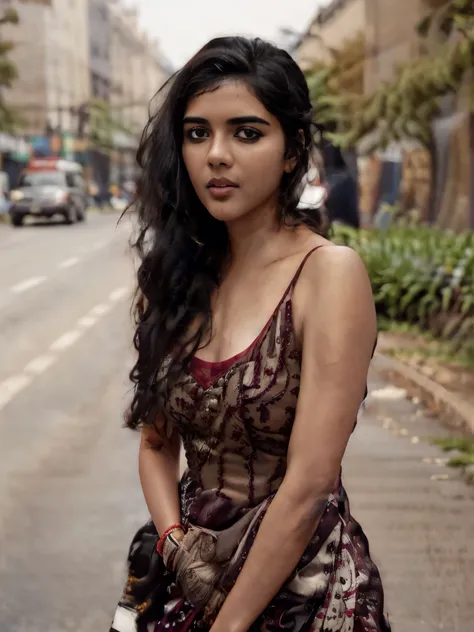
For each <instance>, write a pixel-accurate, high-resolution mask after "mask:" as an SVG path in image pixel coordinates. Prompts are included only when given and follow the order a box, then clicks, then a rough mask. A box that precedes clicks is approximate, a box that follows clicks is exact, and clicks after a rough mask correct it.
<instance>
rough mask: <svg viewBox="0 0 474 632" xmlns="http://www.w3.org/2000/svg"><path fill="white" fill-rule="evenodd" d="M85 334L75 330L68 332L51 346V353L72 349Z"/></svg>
mask: <svg viewBox="0 0 474 632" xmlns="http://www.w3.org/2000/svg"><path fill="white" fill-rule="evenodd" d="M82 334H83V332H82V331H81V330H80V329H73V330H72V331H67V332H66V333H65V334H63V335H62V336H60V337H59V338H58V339H57V340H55V341H54V342H53V344H52V345H51V346H50V350H51V351H64V349H67V348H68V347H72V345H73V344H74V343H75V342H76V341H77V340H79V338H80V337H81V336H82Z"/></svg>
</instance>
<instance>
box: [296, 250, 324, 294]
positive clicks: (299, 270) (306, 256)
mask: <svg viewBox="0 0 474 632" xmlns="http://www.w3.org/2000/svg"><path fill="white" fill-rule="evenodd" d="M324 246H326V244H320V245H319V246H316V247H315V248H311V250H310V251H309V252H307V253H306V254H305V256H304V258H303V261H302V262H301V263H300V265H299V266H298V269H297V270H296V272H295V276H294V277H293V278H292V279H291V282H290V285H289V287H288V290H287V292H288V291H289V290H290V289H292V288H294V287H295V285H296V282H297V281H298V279H299V277H300V274H301V272H302V270H303V268H304V266H305V264H306V262H307V261H308V259H309V258H310V256H311V255H312V254H313V252H315V251H316V250H319V249H320V248H324Z"/></svg>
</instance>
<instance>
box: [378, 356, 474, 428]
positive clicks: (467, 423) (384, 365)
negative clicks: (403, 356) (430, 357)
mask: <svg viewBox="0 0 474 632" xmlns="http://www.w3.org/2000/svg"><path fill="white" fill-rule="evenodd" d="M374 360H375V363H376V365H377V366H378V368H380V369H381V370H382V371H390V372H393V373H396V374H397V375H398V377H399V378H400V379H401V381H402V382H404V386H406V387H408V389H409V388H410V387H416V388H417V389H419V390H420V391H421V399H422V400H423V402H424V403H425V404H427V405H428V406H433V405H434V406H436V409H437V410H439V411H440V413H441V415H442V417H443V419H444V421H445V422H446V423H448V424H449V425H450V426H452V427H454V428H457V429H460V430H464V431H467V432H469V433H470V434H473V435H474V406H472V405H471V404H469V403H467V402H466V401H463V400H462V399H461V398H460V397H459V395H456V394H454V393H451V392H450V391H448V390H447V389H446V388H445V387H444V386H441V384H438V383H437V382H434V381H433V380H431V379H430V378H429V377H426V376H425V375H422V374H421V373H419V372H418V371H417V370H416V369H414V368H413V367H411V366H408V365H407V364H405V363H404V362H401V361H400V360H397V359H396V358H392V357H391V356H388V355H385V354H384V353H380V352H376V354H375V358H374Z"/></svg>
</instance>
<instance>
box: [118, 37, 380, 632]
mask: <svg viewBox="0 0 474 632" xmlns="http://www.w3.org/2000/svg"><path fill="white" fill-rule="evenodd" d="M310 125H311V104H310V100H309V94H308V87H307V85H306V81H305V78H304V75H303V73H302V72H301V70H300V69H299V67H298V66H297V65H296V63H295V62H294V61H293V59H292V58H291V57H290V56H289V55H288V54H287V53H285V52H284V51H283V50H280V49H278V48H276V47H275V46H273V45H271V44H268V43H265V42H263V41H261V40H259V39H257V40H247V39H245V38H240V37H227V38H219V39H216V40H213V41H211V42H210V43H208V44H207V45H206V46H205V47H204V48H203V49H202V50H201V51H200V52H199V53H197V54H196V55H195V56H194V57H193V58H192V59H191V60H190V61H189V62H188V63H187V64H186V65H185V67H184V68H183V69H182V70H181V71H180V72H179V73H178V74H177V75H176V76H175V77H174V78H173V79H172V81H171V83H170V84H169V85H168V86H167V93H166V96H165V98H164V100H163V103H162V106H161V109H160V111H159V112H158V113H157V114H156V115H155V116H154V117H153V118H152V119H151V121H150V123H149V125H148V128H147V134H146V136H145V138H144V140H143V141H142V146H141V148H140V150H139V154H138V155H139V162H140V166H141V167H142V170H143V173H142V177H141V180H140V184H139V196H138V200H137V204H136V210H137V212H138V217H139V222H140V228H141V233H140V235H139V237H138V242H137V248H138V253H139V254H140V256H141V266H140V268H139V271H138V290H139V292H138V301H137V306H136V307H137V309H136V318H137V329H136V334H135V345H136V348H137V351H138V359H137V362H136V364H135V366H134V368H133V369H132V372H131V379H132V381H133V383H134V384H135V392H134V397H133V401H132V404H131V408H130V410H129V412H128V415H127V425H128V426H129V427H130V428H134V429H136V428H140V429H141V445H140V456H139V469H140V478H141V483H142V487H143V492H144V496H145V500H146V502H147V505H148V508H149V511H150V514H151V520H150V522H149V523H148V524H146V525H145V526H144V527H143V528H142V529H141V530H140V531H139V532H138V533H137V535H136V536H135V538H134V541H133V543H132V546H131V548H130V553H129V580H128V583H127V585H126V588H125V591H124V594H123V597H122V599H121V602H120V605H119V607H118V609H117V611H116V614H115V617H114V622H113V627H112V630H116V631H118V632H128V631H132V630H133V631H135V630H138V631H139V632H140V631H142V630H143V631H145V630H153V631H154V632H162V631H163V632H164V631H165V630H175V631H177V632H184V631H188V630H203V631H205V630H211V632H229V631H230V630H231V631H233V632H247V631H248V630H255V631H257V630H258V631H260V630H270V629H276V628H277V627H278V628H279V629H280V628H282V626H284V627H285V629H291V630H293V631H294V632H302V631H303V630H310V629H311V630H313V631H316V630H317V631H322V630H323V629H324V630H338V631H340V632H349V631H352V630H356V629H357V630H364V631H365V632H382V631H387V630H389V626H388V624H387V623H386V622H385V619H384V616H383V590H382V586H381V582H380V577H379V573H378V571H377V568H376V566H375V565H374V563H373V562H372V561H371V558H370V556H369V548H368V543H367V539H366V537H365V535H364V533H363V531H362V529H361V527H360V526H359V524H358V523H357V522H356V521H355V520H354V519H353V517H352V516H351V514H350V511H349V502H348V499H347V495H346V492H345V490H344V487H343V486H342V482H341V459H342V456H343V454H344V450H345V448H346V444H347V442H348V440H349V437H350V435H351V433H352V431H353V428H354V425H355V421H356V417H357V411H358V409H359V406H360V403H361V401H362V400H363V398H364V394H365V389H366V379H367V371H368V366H369V362H370V358H371V354H372V351H373V346H374V341H375V337H376V320H375V311H374V304H373V299H372V296H371V290H370V283H369V280H368V278H367V274H366V271H365V269H364V266H363V264H362V263H361V261H360V259H359V257H358V256H357V254H356V253H355V252H354V251H352V250H349V249H346V248H343V247H339V246H335V245H333V244H331V243H330V242H329V241H327V240H326V239H324V238H323V237H322V236H321V235H320V234H319V231H320V226H321V220H320V216H319V214H318V213H317V212H312V213H307V212H304V211H302V210H300V209H299V208H298V202H299V194H300V185H301V181H302V178H303V175H304V174H305V173H306V172H307V170H308V157H309V152H310V151H311V147H312V131H311V127H310ZM275 306H276V307H275ZM349 312H350V313H351V317H350V318H348V317H347V315H348V313H349ZM181 443H182V445H183V447H184V451H185V456H186V461H187V470H186V471H185V473H184V474H183V476H182V477H181V480H180V482H179V484H178V483H177V477H178V470H179V455H180V445H181ZM124 513H128V512H127V509H124Z"/></svg>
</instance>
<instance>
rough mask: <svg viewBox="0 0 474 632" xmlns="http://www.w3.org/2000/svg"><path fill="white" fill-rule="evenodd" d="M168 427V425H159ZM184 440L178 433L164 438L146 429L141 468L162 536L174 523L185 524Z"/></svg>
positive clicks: (142, 438) (153, 430)
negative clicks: (181, 490)
mask: <svg viewBox="0 0 474 632" xmlns="http://www.w3.org/2000/svg"><path fill="white" fill-rule="evenodd" d="M157 427H164V423H163V424H161V423H159V422H158V423H157ZM179 453H180V438H179V434H178V433H177V432H176V431H174V432H173V434H172V436H171V438H170V439H167V438H166V439H163V438H162V436H161V435H160V434H159V433H158V431H157V430H155V429H154V428H152V427H150V426H145V427H143V428H142V435H141V442H140V452H139V459H138V463H139V465H138V469H139V473H140V481H141V484H142V489H143V495H144V496H145V501H146V504H147V506H148V510H149V512H150V515H151V518H152V520H153V523H154V525H155V527H156V530H157V531H158V533H159V534H160V535H162V534H163V533H164V532H165V531H166V529H168V528H169V527H170V526H171V525H173V524H179V523H180V522H181V510H180V502H179V491H178V478H179Z"/></svg>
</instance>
